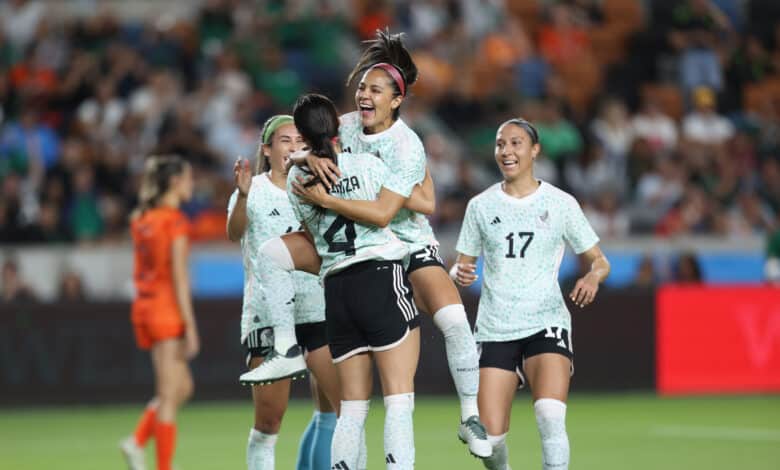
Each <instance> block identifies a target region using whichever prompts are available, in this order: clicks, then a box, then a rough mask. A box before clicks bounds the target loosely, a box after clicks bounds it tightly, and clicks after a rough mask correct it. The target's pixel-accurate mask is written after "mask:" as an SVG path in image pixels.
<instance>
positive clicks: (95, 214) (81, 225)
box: [68, 165, 104, 241]
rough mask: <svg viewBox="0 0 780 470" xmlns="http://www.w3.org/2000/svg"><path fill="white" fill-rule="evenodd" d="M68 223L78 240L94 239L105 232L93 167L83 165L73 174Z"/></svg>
mask: <svg viewBox="0 0 780 470" xmlns="http://www.w3.org/2000/svg"><path fill="white" fill-rule="evenodd" d="M68 225H69V227H70V232H71V233H72V234H73V237H74V238H75V239H76V241H94V240H97V239H98V238H99V237H100V236H101V235H102V234H103V230H104V224H103V217H102V216H101V214H100V208H99V206H98V198H97V195H96V193H95V172H94V170H93V169H92V167H89V166H86V165H84V166H81V167H79V168H78V169H76V171H75V173H74V175H73V196H72V197H71V200H70V204H69V207H68Z"/></svg>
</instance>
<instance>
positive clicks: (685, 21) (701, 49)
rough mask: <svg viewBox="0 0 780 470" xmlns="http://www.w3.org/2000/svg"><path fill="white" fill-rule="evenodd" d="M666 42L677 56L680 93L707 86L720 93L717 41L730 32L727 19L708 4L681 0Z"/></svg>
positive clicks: (674, 13) (712, 4)
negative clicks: (681, 90)
mask: <svg viewBox="0 0 780 470" xmlns="http://www.w3.org/2000/svg"><path fill="white" fill-rule="evenodd" d="M673 22H674V24H673V30H672V32H671V33H670V34H669V42H670V43H671V44H672V47H674V48H675V49H676V50H677V51H679V53H680V55H679V57H680V64H679V67H680V83H681V85H682V87H683V89H684V90H686V91H690V90H693V89H694V88H695V87H699V86H707V87H710V88H713V89H715V90H718V91H720V90H722V89H723V71H722V70H721V67H720V62H719V60H718V55H717V53H718V48H719V46H720V37H722V35H724V33H726V32H728V31H730V30H731V25H730V23H729V20H728V18H727V17H726V16H725V15H724V14H723V13H722V12H721V11H720V10H719V9H718V7H717V6H716V5H715V4H714V3H713V2H712V1H710V0H685V1H683V2H681V3H680V4H679V5H677V6H676V7H675V9H674V12H673Z"/></svg>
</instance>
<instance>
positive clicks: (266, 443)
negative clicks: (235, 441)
mask: <svg viewBox="0 0 780 470" xmlns="http://www.w3.org/2000/svg"><path fill="white" fill-rule="evenodd" d="M277 437H278V435H277V434H265V433H262V432H260V431H258V430H257V429H254V428H253V429H251V430H250V431H249V442H248V443H247V445H246V466H247V468H248V469H249V470H274V465H275V459H276V456H275V448H276V439H277Z"/></svg>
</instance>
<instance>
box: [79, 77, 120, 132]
mask: <svg viewBox="0 0 780 470" xmlns="http://www.w3.org/2000/svg"><path fill="white" fill-rule="evenodd" d="M95 88H96V90H95V96H94V97H93V98H90V99H88V100H86V101H84V102H83V103H81V106H79V108H78V110H77V111H76V114H77V116H78V120H79V124H81V126H83V128H84V133H85V134H87V135H88V136H90V137H91V138H92V139H93V140H104V141H108V140H111V139H113V138H114V137H115V136H116V134H117V131H118V129H119V124H120V123H121V122H122V119H123V118H124V115H125V105H124V103H123V102H122V100H121V99H120V98H118V97H117V96H116V94H115V91H114V88H115V85H114V83H113V82H112V81H110V80H108V79H105V80H102V81H101V82H100V83H98V84H97V85H96V87H95Z"/></svg>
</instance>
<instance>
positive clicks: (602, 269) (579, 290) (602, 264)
mask: <svg viewBox="0 0 780 470" xmlns="http://www.w3.org/2000/svg"><path fill="white" fill-rule="evenodd" d="M580 256H581V257H583V258H585V259H586V260H587V261H588V263H590V271H588V272H587V274H585V275H584V276H582V277H581V278H580V279H579V280H577V284H575V285H574V289H573V290H572V291H571V294H569V297H570V298H571V300H572V301H574V303H575V304H577V305H579V306H580V307H584V306H586V305H588V304H590V303H591V302H593V300H594V299H595V298H596V293H597V292H598V290H599V284H601V283H602V282H604V279H606V278H607V276H609V271H610V266H609V261H608V260H607V257H606V256H604V253H603V252H602V251H601V248H599V246H598V245H594V246H593V248H590V249H589V250H587V251H585V252H583V253H581V254H580Z"/></svg>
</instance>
